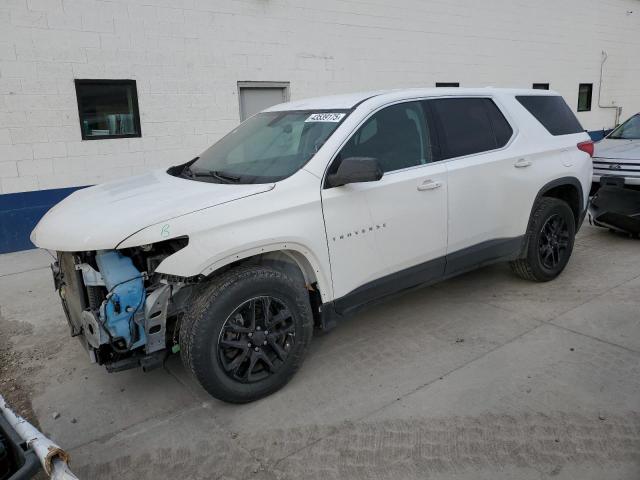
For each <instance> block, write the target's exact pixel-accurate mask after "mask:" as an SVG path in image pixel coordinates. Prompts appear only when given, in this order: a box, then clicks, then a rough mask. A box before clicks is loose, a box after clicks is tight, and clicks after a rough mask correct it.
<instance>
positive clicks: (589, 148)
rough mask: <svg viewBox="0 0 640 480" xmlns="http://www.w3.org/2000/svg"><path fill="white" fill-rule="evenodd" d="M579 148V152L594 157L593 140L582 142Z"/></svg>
mask: <svg viewBox="0 0 640 480" xmlns="http://www.w3.org/2000/svg"><path fill="white" fill-rule="evenodd" d="M577 147H578V150H582V151H583V152H587V153H588V154H589V156H590V157H593V142H592V141H591V140H587V141H586V142H580V143H579V144H578V145H577Z"/></svg>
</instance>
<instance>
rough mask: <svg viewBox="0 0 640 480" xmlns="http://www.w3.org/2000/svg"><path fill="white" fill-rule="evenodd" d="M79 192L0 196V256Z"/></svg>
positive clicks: (596, 134) (22, 246) (597, 135)
mask: <svg viewBox="0 0 640 480" xmlns="http://www.w3.org/2000/svg"><path fill="white" fill-rule="evenodd" d="M610 131H611V130H594V131H591V132H589V135H590V136H591V138H592V139H593V140H594V141H598V140H600V139H602V138H603V137H604V136H605V135H607V134H608V133H609V132H610ZM80 188H85V187H72V188H57V189H54V190H39V191H36V192H22V193H9V194H5V195H0V253H8V252H17V251H19V250H28V249H30V248H35V247H34V245H33V244H32V243H31V242H30V241H29V235H30V234H31V230H33V228H34V227H35V226H36V224H37V223H38V221H39V220H40V219H41V218H42V216H43V215H44V214H45V213H47V211H48V210H49V209H50V208H51V207H53V206H54V205H55V204H56V203H58V202H59V201H60V200H62V199H63V198H65V197H66V196H67V195H69V194H71V193H72V192H75V191H76V190H78V189H80Z"/></svg>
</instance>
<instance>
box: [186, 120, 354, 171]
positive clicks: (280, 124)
mask: <svg viewBox="0 0 640 480" xmlns="http://www.w3.org/2000/svg"><path fill="white" fill-rule="evenodd" d="M346 115H347V112H346V111H339V110H336V111H331V112H308V111H288V112H264V113H259V114H257V115H255V116H253V117H251V118H249V119H248V120H247V121H245V122H243V123H241V124H240V125H239V126H238V127H237V128H236V129H235V130H233V131H231V133H229V134H228V135H226V136H225V137H223V138H222V139H221V140H220V141H218V142H217V143H216V144H214V145H213V146H212V147H210V148H209V149H208V150H206V151H205V152H204V153H203V154H202V155H201V156H200V157H199V158H198V159H197V160H196V161H195V162H194V163H192V164H191V165H189V168H188V169H187V171H186V172H185V173H184V174H183V176H186V177H188V178H191V179H194V180H201V181H212V182H219V183H271V182H276V181H279V180H282V179H284V178H287V177H289V176H290V175H293V174H294V173H295V172H297V171H298V170H299V169H300V168H302V166H304V165H305V164H306V163H307V162H308V161H309V160H310V159H311V157H313V155H315V153H316V152H317V151H318V150H319V149H320V147H322V145H323V144H324V142H325V141H326V140H327V139H328V138H329V136H330V135H331V134H332V133H333V132H334V131H335V129H336V128H337V127H338V125H339V124H340V122H341V121H342V120H344V118H345V117H346Z"/></svg>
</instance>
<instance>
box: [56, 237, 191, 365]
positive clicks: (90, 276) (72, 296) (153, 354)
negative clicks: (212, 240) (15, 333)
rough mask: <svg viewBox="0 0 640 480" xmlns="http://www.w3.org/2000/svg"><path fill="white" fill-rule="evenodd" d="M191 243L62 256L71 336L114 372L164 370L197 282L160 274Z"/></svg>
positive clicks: (59, 285) (59, 276)
mask: <svg viewBox="0 0 640 480" xmlns="http://www.w3.org/2000/svg"><path fill="white" fill-rule="evenodd" d="M187 243H188V239H187V238H186V237H183V238H176V239H172V240H166V241H163V242H159V243H155V244H152V245H143V246H140V247H135V248H127V249H123V250H98V251H90V252H58V258H57V261H56V262H55V263H54V264H53V265H52V270H53V276H54V282H55V287H56V290H57V291H58V293H59V295H60V298H61V300H62V306H63V309H64V311H65V314H66V316H67V320H68V322H69V326H70V329H71V335H72V336H74V337H79V338H80V339H81V341H82V343H83V345H84V346H85V348H86V349H87V351H88V352H89V356H90V358H91V360H92V361H94V362H97V363H98V364H100V365H105V366H106V368H107V370H109V371H112V372H113V371H120V370H126V369H128V368H133V367H137V366H141V367H142V368H143V369H145V370H150V369H152V368H154V367H157V366H160V365H162V362H163V361H164V359H165V358H166V357H167V355H168V354H169V353H170V352H171V350H172V349H173V350H177V345H178V338H177V326H178V324H179V321H180V318H181V316H182V314H183V313H184V308H185V305H186V303H187V300H188V298H189V296H190V294H191V290H192V289H193V286H194V284H195V283H196V280H195V279H188V278H176V277H167V276H164V275H162V274H158V273H155V270H156V268H157V267H158V265H159V264H160V263H161V262H162V261H163V260H164V259H165V258H166V257H168V256H169V255H171V254H173V253H175V252H177V251H178V250H180V249H182V248H184V247H185V246H186V245H187Z"/></svg>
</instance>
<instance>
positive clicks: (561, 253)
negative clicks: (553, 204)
mask: <svg viewBox="0 0 640 480" xmlns="http://www.w3.org/2000/svg"><path fill="white" fill-rule="evenodd" d="M569 239H570V235H569V226H568V225H567V222H566V220H565V219H564V218H563V217H562V216H560V215H558V214H555V215H552V216H550V217H549V218H547V221H546V222H545V223H544V225H543V227H542V230H541V232H540V237H539V240H538V252H539V254H540V261H541V263H542V266H543V267H544V268H546V269H548V270H555V269H556V268H557V267H558V265H560V263H561V262H562V261H563V260H564V257H565V256H566V255H567V252H568V249H569Z"/></svg>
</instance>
